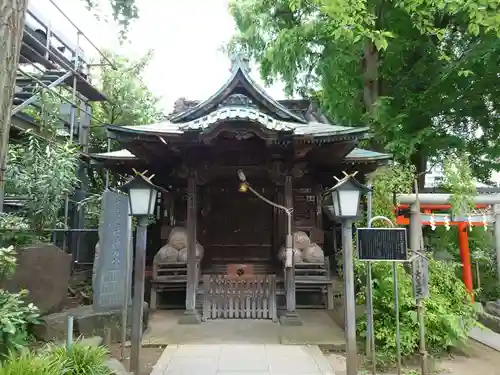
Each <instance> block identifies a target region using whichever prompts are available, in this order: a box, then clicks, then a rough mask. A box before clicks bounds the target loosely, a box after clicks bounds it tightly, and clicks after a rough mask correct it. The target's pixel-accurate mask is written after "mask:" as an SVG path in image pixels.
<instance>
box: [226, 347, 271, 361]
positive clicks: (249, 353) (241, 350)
mask: <svg viewBox="0 0 500 375" xmlns="http://www.w3.org/2000/svg"><path fill="white" fill-rule="evenodd" d="M278 346H279V345H278ZM220 349H221V352H220V355H221V357H224V356H240V357H251V358H253V357H259V358H264V360H265V358H266V355H267V353H266V346H265V345H258V344H257V345H255V344H250V345H221V347H220Z"/></svg>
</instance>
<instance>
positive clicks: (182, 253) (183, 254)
mask: <svg viewBox="0 0 500 375" xmlns="http://www.w3.org/2000/svg"><path fill="white" fill-rule="evenodd" d="M187 251H188V249H187V247H185V248H184V249H181V250H179V262H187ZM203 253H204V250H203V246H201V244H199V243H198V242H197V243H196V259H197V260H201V259H202V258H203Z"/></svg>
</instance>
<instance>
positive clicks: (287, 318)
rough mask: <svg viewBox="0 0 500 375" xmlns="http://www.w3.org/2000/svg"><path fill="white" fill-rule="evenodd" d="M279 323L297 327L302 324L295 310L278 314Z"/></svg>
mask: <svg viewBox="0 0 500 375" xmlns="http://www.w3.org/2000/svg"><path fill="white" fill-rule="evenodd" d="M280 324H281V325H282V326H288V327H297V326H301V325H303V323H302V320H300V318H299V314H297V312H293V313H285V314H284V315H281V316H280Z"/></svg>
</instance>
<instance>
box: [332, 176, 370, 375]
mask: <svg viewBox="0 0 500 375" xmlns="http://www.w3.org/2000/svg"><path fill="white" fill-rule="evenodd" d="M354 175H355V174H353V175H347V174H346V176H345V177H344V178H343V179H341V180H338V182H337V184H336V185H335V186H333V187H331V188H329V189H327V190H326V191H325V192H324V193H323V210H324V211H325V213H326V215H327V216H328V217H329V218H330V219H331V220H340V221H341V223H342V262H343V274H344V300H345V332H346V349H347V350H346V352H347V361H346V375H357V373H358V368H357V367H358V365H357V349H356V300H355V293H354V259H353V248H352V239H353V238H352V225H353V222H354V220H355V219H357V218H359V217H360V216H361V196H362V195H363V194H364V193H366V192H368V191H370V189H369V188H368V187H366V186H365V185H362V184H361V183H359V182H358V181H357V180H356V179H355V178H354Z"/></svg>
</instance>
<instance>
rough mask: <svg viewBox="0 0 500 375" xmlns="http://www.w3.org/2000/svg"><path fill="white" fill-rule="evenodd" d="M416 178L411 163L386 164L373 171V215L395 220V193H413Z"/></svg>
mask: <svg viewBox="0 0 500 375" xmlns="http://www.w3.org/2000/svg"><path fill="white" fill-rule="evenodd" d="M414 179H415V168H414V167H413V166H411V165H409V166H406V165H391V166H385V167H381V168H379V169H377V170H376V171H375V172H373V173H372V174H371V175H370V178H369V180H370V183H371V185H372V189H373V192H372V217H375V216H385V217H388V218H389V219H391V220H392V221H393V222H395V220H396V216H395V213H394V194H395V193H397V194H407V193H411V192H412V189H413V181H414ZM373 224H374V226H377V225H378V223H377V222H375V223H373ZM384 226H385V224H384Z"/></svg>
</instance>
